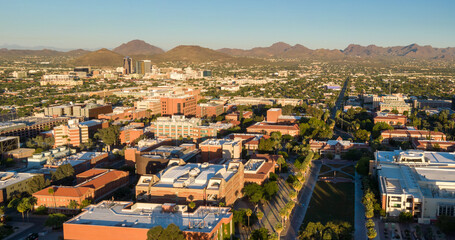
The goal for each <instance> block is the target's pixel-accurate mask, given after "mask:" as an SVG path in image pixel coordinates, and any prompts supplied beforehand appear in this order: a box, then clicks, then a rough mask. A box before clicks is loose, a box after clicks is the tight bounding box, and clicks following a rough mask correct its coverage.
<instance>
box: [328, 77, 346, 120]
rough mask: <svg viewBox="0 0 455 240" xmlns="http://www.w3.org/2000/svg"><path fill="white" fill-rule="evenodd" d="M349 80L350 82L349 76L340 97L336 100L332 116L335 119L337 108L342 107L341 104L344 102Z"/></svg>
mask: <svg viewBox="0 0 455 240" xmlns="http://www.w3.org/2000/svg"><path fill="white" fill-rule="evenodd" d="M348 82H349V77H347V78H346V80H345V81H344V85H343V88H342V89H341V91H340V94H339V95H338V99H337V101H336V102H335V107H333V110H332V114H331V118H332V119H333V120H335V115H336V112H337V110H340V109H341V105H342V104H343V99H344V94H345V93H346V88H347V87H348Z"/></svg>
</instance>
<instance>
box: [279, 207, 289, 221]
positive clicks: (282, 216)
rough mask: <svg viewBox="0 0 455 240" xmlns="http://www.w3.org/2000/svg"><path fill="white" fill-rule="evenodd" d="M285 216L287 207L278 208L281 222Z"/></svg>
mask: <svg viewBox="0 0 455 240" xmlns="http://www.w3.org/2000/svg"><path fill="white" fill-rule="evenodd" d="M286 216H287V209H286V208H282V209H280V217H281V222H283V221H284V220H285V218H286Z"/></svg>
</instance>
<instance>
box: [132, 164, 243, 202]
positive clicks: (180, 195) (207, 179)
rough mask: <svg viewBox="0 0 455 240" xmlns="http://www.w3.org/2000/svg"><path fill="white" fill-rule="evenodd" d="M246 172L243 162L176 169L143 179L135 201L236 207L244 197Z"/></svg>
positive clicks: (178, 166)
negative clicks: (219, 203)
mask: <svg viewBox="0 0 455 240" xmlns="http://www.w3.org/2000/svg"><path fill="white" fill-rule="evenodd" d="M243 185H244V170H243V164H242V163H241V162H230V163H229V164H227V165H221V164H209V163H203V164H196V163H187V164H185V165H174V164H172V163H169V166H168V168H166V169H164V170H163V171H162V172H160V173H159V174H156V175H151V176H150V175H148V176H141V178H140V179H139V182H138V184H137V185H136V197H137V199H138V200H139V199H142V200H143V201H147V200H148V201H163V202H166V201H169V199H175V201H178V202H182V203H184V202H188V201H194V202H197V203H200V204H205V203H212V204H213V203H217V202H219V201H222V202H225V203H226V205H231V204H233V203H234V202H235V201H236V200H237V199H238V198H240V197H241V196H242V189H243Z"/></svg>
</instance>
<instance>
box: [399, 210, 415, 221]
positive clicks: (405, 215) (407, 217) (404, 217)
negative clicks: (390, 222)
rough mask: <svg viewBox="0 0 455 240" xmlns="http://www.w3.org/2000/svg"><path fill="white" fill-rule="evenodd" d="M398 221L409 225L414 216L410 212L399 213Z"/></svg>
mask: <svg viewBox="0 0 455 240" xmlns="http://www.w3.org/2000/svg"><path fill="white" fill-rule="evenodd" d="M398 220H399V221H400V222H401V223H411V222H412V221H413V220H414V216H413V215H412V213H410V212H400V215H398Z"/></svg>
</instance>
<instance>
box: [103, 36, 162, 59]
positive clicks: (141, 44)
mask: <svg viewBox="0 0 455 240" xmlns="http://www.w3.org/2000/svg"><path fill="white" fill-rule="evenodd" d="M112 51H114V52H116V53H119V54H122V55H124V56H134V55H155V54H161V53H164V51H163V49H161V48H159V47H155V46H153V45H150V44H148V43H146V42H145V41H143V40H139V39H135V40H132V41H129V42H127V43H123V44H122V45H120V46H118V47H116V48H114V49H113V50H112Z"/></svg>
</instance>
